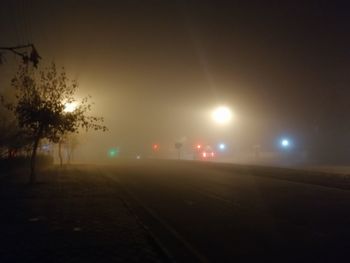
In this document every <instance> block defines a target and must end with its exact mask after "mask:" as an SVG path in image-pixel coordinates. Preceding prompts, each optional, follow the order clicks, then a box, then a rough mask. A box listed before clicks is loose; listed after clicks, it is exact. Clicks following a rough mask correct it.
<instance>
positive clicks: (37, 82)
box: [6, 63, 107, 183]
mask: <svg viewBox="0 0 350 263" xmlns="http://www.w3.org/2000/svg"><path fill="white" fill-rule="evenodd" d="M12 87H13V88H14V90H15V94H16V95H15V100H14V101H13V102H12V103H7V104H6V107H7V108H8V109H9V110H11V111H12V112H13V113H14V115H15V116H16V119H17V121H18V124H19V126H20V127H23V128H25V129H26V130H27V131H28V132H29V133H30V136H31V138H32V152H31V160H30V182H31V183H34V182H35V181H36V173H35V161H36V154H37V149H38V145H39V142H40V140H41V139H44V138H46V139H48V140H49V141H51V142H54V143H57V142H59V140H60V138H62V136H64V135H65V134H66V133H71V132H72V133H73V132H78V131H79V128H83V129H85V130H88V129H91V128H92V129H94V130H103V131H106V130H107V128H106V127H105V126H103V125H101V123H102V122H103V118H100V117H94V116H88V115H87V113H88V112H89V111H90V110H91V104H90V103H89V98H90V97H85V98H83V99H82V100H81V101H80V102H79V105H77V107H76V109H75V110H74V111H71V112H67V111H65V105H66V104H68V103H72V102H74V101H75V100H76V98H75V97H74V95H75V93H76V91H77V88H78V84H77V82H76V81H71V80H69V79H68V77H67V75H66V73H65V70H64V69H62V70H61V71H58V70H57V69H56V66H55V64H54V63H52V64H51V65H50V66H49V67H47V68H45V69H44V70H42V71H40V72H37V71H34V70H33V69H31V68H29V67H27V66H23V65H22V66H20V68H19V70H18V72H17V74H16V76H15V77H14V78H13V80H12Z"/></svg>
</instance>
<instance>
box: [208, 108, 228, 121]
mask: <svg viewBox="0 0 350 263" xmlns="http://www.w3.org/2000/svg"><path fill="white" fill-rule="evenodd" d="M212 118H213V120H214V121H215V122H216V123H218V124H226V123H228V122H229V121H230V120H231V118H232V113H231V110H230V109H229V108H228V107H225V106H220V107H218V108H216V109H215V110H214V111H213V113H212Z"/></svg>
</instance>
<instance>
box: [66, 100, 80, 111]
mask: <svg viewBox="0 0 350 263" xmlns="http://www.w3.org/2000/svg"><path fill="white" fill-rule="evenodd" d="M77 106H78V103H77V102H75V101H73V102H67V103H65V104H64V110H63V111H64V112H73V111H75V110H76V108H77Z"/></svg>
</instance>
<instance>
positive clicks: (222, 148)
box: [218, 143, 226, 151]
mask: <svg viewBox="0 0 350 263" xmlns="http://www.w3.org/2000/svg"><path fill="white" fill-rule="evenodd" d="M218 147H219V150H221V151H224V150H225V149H226V144H224V143H220V144H219V145H218Z"/></svg>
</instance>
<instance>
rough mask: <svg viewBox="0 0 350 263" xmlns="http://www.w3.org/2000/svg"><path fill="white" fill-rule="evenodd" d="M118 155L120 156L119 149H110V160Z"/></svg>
mask: <svg viewBox="0 0 350 263" xmlns="http://www.w3.org/2000/svg"><path fill="white" fill-rule="evenodd" d="M118 154H119V149H118V148H112V149H109V151H108V156H109V157H110V158H114V157H117V156H118Z"/></svg>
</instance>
